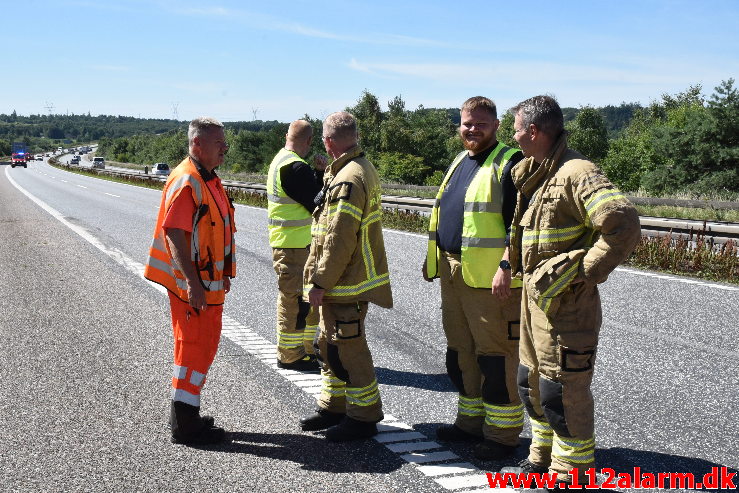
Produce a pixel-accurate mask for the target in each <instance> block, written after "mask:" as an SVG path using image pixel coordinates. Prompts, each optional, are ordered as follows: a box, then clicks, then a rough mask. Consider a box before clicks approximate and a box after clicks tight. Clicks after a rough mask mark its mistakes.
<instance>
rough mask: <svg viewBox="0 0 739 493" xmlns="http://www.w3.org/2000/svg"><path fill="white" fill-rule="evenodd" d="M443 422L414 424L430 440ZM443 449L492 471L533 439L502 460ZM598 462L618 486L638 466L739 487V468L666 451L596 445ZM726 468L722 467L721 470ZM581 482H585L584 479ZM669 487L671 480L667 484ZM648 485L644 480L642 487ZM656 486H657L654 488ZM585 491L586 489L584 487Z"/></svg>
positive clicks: (469, 449)
mask: <svg viewBox="0 0 739 493" xmlns="http://www.w3.org/2000/svg"><path fill="white" fill-rule="evenodd" d="M441 424H443V423H417V424H415V425H413V429H415V430H416V431H418V432H420V433H423V434H424V435H426V436H427V437H429V438H430V439H431V440H436V428H437V427H438V426H439V425H441ZM439 444H440V445H442V446H443V447H444V448H447V449H449V450H451V451H452V452H454V453H455V454H457V455H459V456H460V457H462V458H463V459H464V460H467V461H470V462H472V463H474V464H475V465H477V466H478V467H479V468H480V469H482V470H484V471H489V472H495V471H499V470H500V469H501V468H503V467H506V466H513V465H516V464H517V463H518V462H520V461H521V460H523V459H525V458H527V457H528V449H529V445H531V439H530V438H524V437H522V438H521V444H520V446H519V447H518V448H517V449H516V452H515V453H514V455H513V456H512V457H509V458H508V459H505V460H501V461H479V460H477V459H475V458H474V455H473V448H474V444H471V443H444V442H439ZM595 463H596V469H597V470H598V471H597V472H599V473H600V471H601V470H602V469H603V468H610V469H613V471H614V473H615V479H614V481H613V484H614V485H616V486H617V485H618V475H619V474H630V475H631V478H632V480H633V479H634V474H635V469H634V468H639V469H638V471H639V473H640V474H642V475H643V474H652V475H654V476H655V477H656V475H657V474H659V473H691V474H693V477H694V478H695V481H696V482H701V483H702V482H703V481H704V476H705V475H706V474H711V477H709V478H708V479H710V480H711V481H713V480H717V481H718V483H717V486H715V487H714V485H713V484H712V483H709V484H708V486H707V487H706V486H705V485H704V489H702V490H700V491H707V492H708V491H710V492H714V491H737V490H736V489H721V478H722V477H726V475H731V474H734V476H733V477H732V478H731V479H732V481H733V485H734V486H735V487H739V471H737V470H736V469H734V468H733V467H728V466H724V465H722V464H717V463H715V462H711V461H708V460H705V459H698V458H693V457H683V456H679V455H672V454H663V453H660V452H652V451H648V450H635V449H629V448H625V447H612V448H597V449H596V451H595ZM722 468H723V470H722ZM599 478H600V479H601V480H606V479H607V478H606V477H605V476H604V475H601V474H599ZM585 480H587V478H585ZM580 483H583V481H582V480H581V481H580ZM666 486H668V487H669V482H668V483H667V484H666ZM678 486H679V487H680V488H681V489H682V490H685V489H687V485H682V486H680V484H677V485H676V487H678ZM644 488H647V486H644V483H643V482H642V489H644ZM653 488H656V486H655V487H653ZM620 489H621V488H617V489H615V490H612V491H618V490H620ZM585 491H586V490H585Z"/></svg>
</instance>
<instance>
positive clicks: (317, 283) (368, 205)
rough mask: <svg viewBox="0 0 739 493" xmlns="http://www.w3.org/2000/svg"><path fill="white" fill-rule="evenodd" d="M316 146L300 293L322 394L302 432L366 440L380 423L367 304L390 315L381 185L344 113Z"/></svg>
mask: <svg viewBox="0 0 739 493" xmlns="http://www.w3.org/2000/svg"><path fill="white" fill-rule="evenodd" d="M323 142H324V145H325V146H326V151H327V152H328V153H329V155H330V156H331V157H332V158H333V159H334V161H333V162H332V163H331V164H330V166H329V168H328V169H327V171H326V176H325V177H324V186H323V190H322V192H321V201H320V204H319V205H318V207H317V208H316V210H315V211H314V212H313V229H312V236H313V239H312V242H311V249H310V254H309V257H308V262H307V263H306V268H305V289H306V291H307V293H308V299H309V301H310V303H311V305H312V306H313V307H319V306H320V314H321V321H320V335H319V337H318V354H319V358H320V359H321V360H322V363H323V370H322V375H323V387H322V389H321V394H320V396H319V398H318V409H317V412H316V413H315V414H312V415H309V416H306V417H304V418H303V419H301V420H300V423H301V426H302V429H303V430H306V431H312V430H321V429H325V428H328V430H327V431H326V438H327V439H328V440H330V441H348V440H357V439H363V438H368V437H371V436H373V435H375V434H376V433H377V426H376V423H377V422H378V421H381V420H382V418H383V414H382V404H381V401H380V393H379V390H378V387H377V379H376V377H375V369H374V366H373V363H372V355H371V354H370V351H369V347H368V346H367V339H366V337H365V317H366V316H367V306H368V303H369V302H372V303H374V304H376V305H379V306H382V307H385V308H391V307H392V304H393V298H392V293H391V291H390V275H389V273H388V266H387V258H386V256H385V246H384V242H383V238H382V223H381V203H380V180H379V177H378V175H377V170H375V167H374V166H373V165H372V163H370V162H369V161H368V160H367V159H365V158H364V153H363V152H362V150H361V149H360V148H359V146H358V145H357V122H356V120H355V119H354V117H353V116H352V115H351V114H349V113H346V112H339V113H333V114H331V115H329V116H328V117H327V118H326V120H325V121H324V123H323Z"/></svg>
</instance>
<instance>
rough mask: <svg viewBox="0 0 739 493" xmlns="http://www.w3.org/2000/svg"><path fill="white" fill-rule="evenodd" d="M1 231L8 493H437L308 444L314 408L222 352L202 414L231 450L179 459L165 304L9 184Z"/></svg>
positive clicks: (396, 462)
mask: <svg viewBox="0 0 739 493" xmlns="http://www.w3.org/2000/svg"><path fill="white" fill-rule="evenodd" d="M0 170H2V171H4V169H3V168H0ZM16 178H17V177H16ZM0 224H1V225H2V230H1V233H0V265H2V267H3V268H2V269H0V286H2V287H1V288H0V290H2V296H0V333H1V334H2V340H3V344H2V345H1V346H0V348H1V349H0V354H1V355H2V362H3V364H2V366H0V376H1V377H2V378H3V381H4V382H5V385H3V387H2V390H0V409H2V415H3V416H4V417H5V423H4V426H3V427H2V428H0V461H1V463H2V472H0V478H2V482H1V483H0V484H1V485H2V486H0V490H1V491H24V492H25V491H38V492H56V491H59V492H61V491H64V492H67V491H95V492H99V491H172V492H181V491H229V492H231V491H258V492H260V491H284V490H293V489H297V490H300V491H326V492H334V491H372V492H387V491H408V492H411V491H440V488H439V487H436V486H434V485H433V484H426V485H425V487H421V488H420V489H419V488H417V487H416V486H414V485H416V484H418V483H419V481H426V480H425V478H423V477H422V476H421V475H420V474H419V473H418V472H417V471H416V470H415V469H413V468H412V467H411V466H410V465H408V464H406V463H405V462H403V461H401V460H400V459H399V458H398V457H397V455H396V454H392V453H391V452H390V451H388V450H387V449H385V448H384V447H382V446H378V445H377V444H376V443H374V442H367V443H364V444H358V445H354V446H349V445H329V444H327V443H325V441H324V440H322V439H320V437H316V436H314V435H312V434H305V433H301V432H300V431H299V430H298V428H297V426H296V423H297V420H298V419H299V417H300V416H301V415H302V414H303V412H304V411H305V410H307V409H310V407H311V401H310V399H309V398H308V396H307V395H305V394H304V393H302V392H300V391H299V390H297V388H296V387H294V386H292V385H291V384H289V383H288V382H287V381H285V380H283V379H281V378H276V374H274V373H273V372H271V371H270V370H269V369H268V368H267V367H266V366H265V365H263V364H261V363H260V362H259V360H257V359H255V358H254V357H252V356H249V355H246V354H245V353H244V351H243V350H241V349H240V348H239V347H237V346H236V345H234V344H232V343H230V342H228V341H224V343H223V344H222V346H221V349H220V351H219V355H218V357H217V359H216V363H215V365H214V367H213V368H212V370H211V372H210V374H209V383H208V386H207V389H206V391H205V396H206V397H205V399H204V411H205V412H209V413H213V414H215V415H216V416H217V419H218V421H219V422H221V423H222V424H224V426H226V428H227V429H229V430H230V431H232V432H233V436H234V443H233V444H230V445H226V446H221V447H216V448H215V449H214V450H210V451H207V450H198V449H192V448H187V447H182V446H175V445H172V444H171V443H169V432H168V430H167V427H166V417H167V413H168V397H169V389H168V387H169V385H168V383H169V382H168V381H169V377H170V375H171V342H170V339H171V336H170V335H169V334H170V333H171V328H170V327H169V319H168V310H167V307H166V302H165V298H164V297H163V296H162V295H161V294H160V293H159V292H158V291H156V290H154V289H151V288H150V287H148V286H147V285H146V284H145V282H144V281H143V280H141V279H139V278H137V277H135V276H133V275H131V274H130V272H128V271H127V270H125V269H124V268H121V266H119V265H118V264H117V263H115V262H113V261H112V260H111V259H110V258H108V257H106V256H105V255H102V254H101V253H100V251H98V250H97V249H95V248H93V247H92V246H91V245H90V244H88V243H87V242H85V241H83V240H82V239H81V238H80V237H78V236H77V235H75V234H74V233H72V232H71V231H70V230H69V229H67V228H65V227H64V226H63V225H62V224H61V223H60V222H58V221H56V220H55V219H53V218H52V217H51V216H50V215H48V214H47V213H46V212H44V211H42V210H41V209H40V208H38V207H37V206H36V205H35V204H33V203H32V202H31V201H29V200H28V199H27V198H26V197H25V196H24V195H22V194H21V193H20V192H18V191H17V190H16V189H14V188H13V187H12V186H11V185H10V184H9V182H8V180H7V179H6V177H5V174H4V173H2V174H0ZM90 229H94V228H92V227H91V228H90Z"/></svg>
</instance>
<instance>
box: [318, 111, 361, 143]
mask: <svg viewBox="0 0 739 493" xmlns="http://www.w3.org/2000/svg"><path fill="white" fill-rule="evenodd" d="M323 135H324V136H326V137H331V138H332V139H334V140H337V141H340V142H356V141H357V139H358V138H359V137H358V135H357V120H356V118H354V115H352V114H351V113H347V112H346V111H338V112H336V113H331V114H330V115H328V116H327V117H326V119H325V120H324V121H323Z"/></svg>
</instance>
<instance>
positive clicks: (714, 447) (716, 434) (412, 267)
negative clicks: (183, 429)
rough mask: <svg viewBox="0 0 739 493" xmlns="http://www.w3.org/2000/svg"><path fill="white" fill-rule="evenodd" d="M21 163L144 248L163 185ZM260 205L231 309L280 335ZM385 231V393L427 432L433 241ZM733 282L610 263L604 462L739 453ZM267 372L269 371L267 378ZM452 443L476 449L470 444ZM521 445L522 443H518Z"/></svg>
mask: <svg viewBox="0 0 739 493" xmlns="http://www.w3.org/2000/svg"><path fill="white" fill-rule="evenodd" d="M32 171H33V172H34V173H31V172H32ZM13 172H14V173H13V175H12V176H13V177H14V179H16V180H18V182H19V184H20V185H21V186H24V187H25V188H27V189H28V190H29V191H31V192H32V193H34V194H35V195H37V196H39V197H43V198H44V200H46V201H47V202H49V204H50V205H52V206H53V207H55V208H57V210H60V212H62V213H63V214H65V215H68V216H69V217H73V218H74V221H75V224H78V225H82V226H83V227H85V228H86V229H87V230H88V231H90V232H92V233H94V234H96V235H98V236H100V237H102V238H103V239H104V243H105V244H106V245H108V246H110V247H111V248H116V249H119V250H121V251H122V252H124V253H125V254H126V255H128V256H129V257H131V258H133V259H135V260H137V261H139V262H141V261H143V258H144V256H145V251H146V248H147V247H148V242H149V237H150V235H151V227H152V224H153V222H154V216H155V214H156V207H157V205H158V202H159V193H158V192H155V191H150V190H146V189H139V188H135V187H130V186H125V185H120V184H114V183H110V182H104V181H101V180H97V179H94V178H90V177H85V176H80V175H74V174H71V173H67V172H64V171H61V170H56V169H54V168H51V167H48V166H46V165H36V166H32V167H31V168H29V169H28V170H13ZM24 172H27V173H26V174H23V173H24ZM44 173H45V174H44ZM47 175H48V176H47ZM51 176H54V178H51ZM62 180H66V183H65V182H63V181H62ZM78 185H82V186H86V187H88V188H86V189H83V188H81V187H79V186H78ZM106 193H108V194H112V195H119V196H120V197H119V198H116V197H112V195H106ZM265 218H266V213H265V211H264V210H262V209H255V208H248V207H238V210H237V218H236V219H237V227H238V229H239V233H238V234H237V245H238V250H237V252H238V259H239V262H240V264H239V268H240V272H239V277H238V278H237V280H236V281H235V283H234V290H233V293H232V294H233V295H232V296H231V297H230V299H229V302H228V303H227V306H226V314H227V315H229V316H231V317H232V318H234V319H236V320H238V321H239V322H240V323H241V324H243V325H245V326H246V327H248V328H250V329H251V330H253V331H255V332H257V333H259V335H261V336H262V337H264V338H265V339H268V340H270V341H272V342H274V340H275V337H274V334H273V330H272V327H273V323H274V314H273V303H274V296H275V287H274V284H275V283H274V273H273V272H272V270H271V258H270V255H269V247H268V245H267V239H266V227H265ZM386 243H387V247H388V252H389V261H390V269H391V278H392V282H393V290H394V294H395V299H396V307H395V308H394V309H393V310H382V309H378V308H376V307H373V309H372V310H371V311H370V315H369V317H368V337H369V340H370V344H371V347H372V348H373V354H374V356H375V364H376V366H377V367H378V377H379V380H380V383H381V392H382V397H383V400H384V402H385V408H386V412H390V413H392V414H393V415H395V416H397V417H398V418H400V419H401V420H403V421H404V422H406V423H409V424H411V425H413V426H414V427H415V428H416V429H417V430H419V431H421V432H422V433H425V434H426V435H428V436H429V437H432V438H433V428H434V427H435V425H436V424H438V423H440V422H446V421H448V420H450V419H451V417H452V416H453V413H454V407H455V395H454V393H453V392H451V387H450V385H449V383H448V380H447V379H446V377H445V376H444V375H443V374H444V367H443V361H444V339H443V334H442V332H441V329H440V325H439V316H440V312H439V293H438V283H433V284H426V283H424V282H423V281H422V280H421V279H420V273H419V267H420V264H421V262H422V258H423V255H424V248H425V245H424V242H423V239H422V237H421V236H420V235H408V234H404V233H400V232H393V231H386ZM719 287H720V286H719ZM738 293H739V291H737V289H736V288H733V289H728V290H725V289H719V288H718V287H716V285H712V284H711V283H688V282H685V280H681V279H679V278H672V277H669V276H667V278H665V279H660V278H654V277H646V276H644V275H641V274H640V273H638V272H632V271H628V270H619V271H618V272H616V273H614V274H613V275H612V276H611V280H610V281H609V282H608V283H606V284H605V285H604V286H603V289H602V297H603V300H604V326H603V329H602V343H601V347H600V351H599V362H598V369H597V371H596V378H595V384H594V389H595V392H596V395H597V403H596V413H597V417H596V420H597V433H598V446H599V450H598V463H599V465H601V466H605V465H609V466H612V467H616V468H617V469H624V470H628V468H630V467H632V466H633V465H640V466H641V467H642V468H644V469H645V470H652V471H654V472H661V471H672V470H680V471H684V470H685V471H694V472H703V471H704V469H705V468H706V467H708V466H709V465H710V464H718V465H726V466H730V467H733V468H735V469H736V468H737V466H739V463H738V459H737V458H738V457H739V446H738V445H737V442H736V437H737V436H739V424H738V423H737V419H736V418H735V416H734V415H733V414H732V413H731V412H730V410H733V408H734V407H735V406H736V400H737V388H739V381H738V380H737V373H738V372H737V367H738V366H739V352H738V351H737V342H736V335H737V323H736V320H737V319H739V313H737V306H739V303H738V301H739V295H738ZM264 373H265V378H266V380H267V381H269V380H270V379H273V378H271V377H269V376H268V375H270V373H269V371H266V372H264ZM281 397H282V396H280V395H279V394H275V398H278V399H279V398H281ZM304 401H305V399H303V400H302V402H304ZM288 405H289V403H288ZM298 407H300V406H298ZM309 407H310V404H308V406H307V407H306V406H305V405H303V406H302V409H293V412H295V413H297V414H298V415H299V414H301V412H303V411H306V410H308V408H309ZM287 428H288V429H291V430H294V428H293V427H291V426H288V427H287ZM452 449H453V450H454V451H455V452H456V453H457V454H459V455H460V456H461V457H462V458H463V459H464V460H465V461H468V460H471V454H470V450H469V447H466V446H455V447H452ZM524 455H525V452H524V451H520V452H519V454H518V457H523V456H524ZM472 462H474V461H472ZM476 464H477V465H478V466H481V467H486V468H488V469H490V468H497V467H499V466H502V465H505V464H480V463H476ZM429 487H431V486H429ZM424 491H431V490H424Z"/></svg>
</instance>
